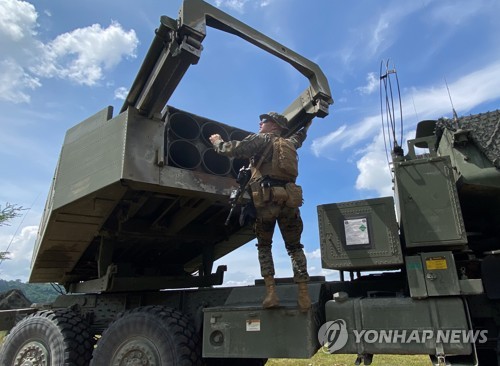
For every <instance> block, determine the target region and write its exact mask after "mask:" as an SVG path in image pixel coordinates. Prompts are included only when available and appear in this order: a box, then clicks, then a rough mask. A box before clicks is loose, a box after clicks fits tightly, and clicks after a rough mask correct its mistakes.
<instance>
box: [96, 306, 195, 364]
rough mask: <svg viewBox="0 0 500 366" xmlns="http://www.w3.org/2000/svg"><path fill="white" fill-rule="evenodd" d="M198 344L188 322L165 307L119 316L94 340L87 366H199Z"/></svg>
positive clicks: (155, 307)
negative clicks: (92, 353)
mask: <svg viewBox="0 0 500 366" xmlns="http://www.w3.org/2000/svg"><path fill="white" fill-rule="evenodd" d="M200 351H201V347H200V342H199V337H198V335H197V334H196V332H195V330H194V327H193V325H192V324H191V321H190V320H189V319H188V318H187V317H186V316H185V315H183V314H182V313H181V312H179V311H177V310H174V309H171V308H167V307H164V306H144V307H139V308H136V309H132V310H129V311H127V312H124V313H122V314H120V315H119V316H118V319H116V320H115V321H114V322H113V323H112V324H111V325H110V326H109V327H108V328H107V329H106V330H105V331H104V332H103V334H102V337H101V338H100V339H99V340H98V341H97V345H96V348H95V349H94V355H93V358H92V362H91V363H90V365H93V366H100V365H120V366H121V365H131V364H133V365H136V364H137V365H147V366H161V365H169V366H191V365H195V366H196V365H200V364H201V356H200Z"/></svg>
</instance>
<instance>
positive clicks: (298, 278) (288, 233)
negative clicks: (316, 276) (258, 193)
mask: <svg viewBox="0 0 500 366" xmlns="http://www.w3.org/2000/svg"><path fill="white" fill-rule="evenodd" d="M276 222H278V226H279V228H280V231H281V235H282V236H283V240H284V242H285V247H286V250H287V252H288V255H289V256H290V259H291V260H292V268H293V279H294V281H295V282H307V281H309V274H308V273H307V260H306V256H305V255H304V250H303V248H304V246H303V245H302V244H301V243H300V236H301V234H302V229H303V226H304V225H303V223H302V218H301V217H300V210H299V209H298V208H290V207H286V206H283V205H278V204H275V203H272V202H270V203H268V204H267V205H266V207H263V208H260V209H257V219H256V220H255V226H254V229H255V234H256V235H257V244H256V246H257V249H258V252H259V263H260V272H261V275H262V277H264V276H274V262H273V255H272V251H271V247H272V242H273V240H272V238H273V233H274V227H275V226H276Z"/></svg>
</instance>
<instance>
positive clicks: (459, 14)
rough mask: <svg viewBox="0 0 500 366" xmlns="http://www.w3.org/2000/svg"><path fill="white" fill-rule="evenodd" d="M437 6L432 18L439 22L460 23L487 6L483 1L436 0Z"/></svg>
mask: <svg viewBox="0 0 500 366" xmlns="http://www.w3.org/2000/svg"><path fill="white" fill-rule="evenodd" d="M435 4H436V7H435V8H434V9H433V10H432V12H431V14H430V19H431V20H432V21H433V22H436V23H438V24H447V25H452V26H455V25H459V24H461V23H464V22H465V21H467V20H468V19H470V18H471V17H473V16H474V15H476V14H477V13H478V12H480V11H481V10H483V9H485V8H488V7H485V4H484V2H483V1H460V2H457V1H453V2H450V3H446V2H443V3H440V2H436V3H435Z"/></svg>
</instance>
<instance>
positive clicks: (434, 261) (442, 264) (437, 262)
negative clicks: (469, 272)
mask: <svg viewBox="0 0 500 366" xmlns="http://www.w3.org/2000/svg"><path fill="white" fill-rule="evenodd" d="M425 266H426V267H427V269H428V270H435V269H448V263H446V258H445V257H431V258H427V259H426V260H425Z"/></svg>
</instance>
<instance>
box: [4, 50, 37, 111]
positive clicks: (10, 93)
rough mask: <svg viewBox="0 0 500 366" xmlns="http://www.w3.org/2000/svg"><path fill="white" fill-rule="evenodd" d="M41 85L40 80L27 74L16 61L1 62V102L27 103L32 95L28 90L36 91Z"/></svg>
mask: <svg viewBox="0 0 500 366" xmlns="http://www.w3.org/2000/svg"><path fill="white" fill-rule="evenodd" d="M41 85H42V84H41V83H40V79H38V78H37V77H36V76H33V75H30V74H28V73H26V72H25V71H24V69H23V68H22V67H21V66H19V65H18V64H16V62H15V61H14V60H12V59H8V60H0V100H5V101H8V102H12V103H27V102H29V101H30V95H29V94H27V92H26V90H34V89H36V88H38V87H40V86H41Z"/></svg>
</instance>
